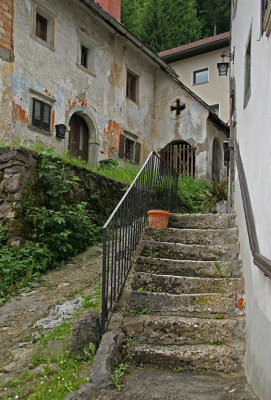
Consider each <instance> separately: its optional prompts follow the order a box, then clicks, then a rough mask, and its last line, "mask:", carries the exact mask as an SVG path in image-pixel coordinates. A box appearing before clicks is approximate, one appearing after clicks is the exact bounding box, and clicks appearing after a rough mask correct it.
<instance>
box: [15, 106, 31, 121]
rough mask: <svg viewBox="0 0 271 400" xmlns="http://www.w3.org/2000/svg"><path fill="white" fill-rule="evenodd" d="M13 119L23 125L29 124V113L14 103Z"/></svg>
mask: <svg viewBox="0 0 271 400" xmlns="http://www.w3.org/2000/svg"><path fill="white" fill-rule="evenodd" d="M13 118H14V120H17V121H20V122H21V123H22V124H28V115H27V112H26V111H25V110H24V109H23V108H22V106H21V105H20V104H16V103H14V102H13Z"/></svg>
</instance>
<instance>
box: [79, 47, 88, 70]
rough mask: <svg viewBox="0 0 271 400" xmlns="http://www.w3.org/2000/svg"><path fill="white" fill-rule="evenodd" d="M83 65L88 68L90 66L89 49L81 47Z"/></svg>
mask: <svg viewBox="0 0 271 400" xmlns="http://www.w3.org/2000/svg"><path fill="white" fill-rule="evenodd" d="M81 65H82V67H85V68H87V66H88V48H87V47H85V46H83V45H81Z"/></svg>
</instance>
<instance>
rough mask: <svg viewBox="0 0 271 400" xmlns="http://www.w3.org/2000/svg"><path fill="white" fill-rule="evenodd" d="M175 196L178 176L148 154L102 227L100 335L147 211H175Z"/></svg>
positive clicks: (119, 288)
mask: <svg viewBox="0 0 271 400" xmlns="http://www.w3.org/2000/svg"><path fill="white" fill-rule="evenodd" d="M166 194H167V195H168V196H166ZM177 196H178V174H177V173H176V171H175V170H173V169H172V168H171V167H170V166H169V165H168V164H167V163H166V162H165V161H163V160H161V158H159V157H158V156H157V155H156V153H155V152H151V153H150V155H149V156H148V158H147V160H146V161H145V163H144V165H143V166H142V168H141V169H140V171H139V173H138V174H137V176H136V178H135V179H134V181H133V183H132V184H131V186H130V187H129V188H128V190H127V191H126V193H125V195H124V196H123V198H122V199H121V201H120V202H119V204H118V205H117V207H116V208H115V210H114V211H113V213H112V214H111V216H110V217H109V219H108V220H107V222H106V224H105V225H104V227H103V276H102V315H101V333H102V334H103V333H104V332H105V330H106V326H107V323H108V320H109V313H110V312H111V311H113V308H114V305H115V303H116V301H117V299H118V296H119V294H120V291H121V289H122V287H123V285H124V282H125V279H126V277H127V274H128V272H129V269H130V266H131V260H132V256H133V254H134V251H135V248H136V245H137V243H138V241H139V238H140V235H139V234H140V233H141V232H142V229H143V228H144V227H145V226H146V224H147V211H148V210H149V209H150V208H151V207H153V206H154V205H156V204H157V206H160V207H165V208H166V207H167V206H168V209H169V211H171V210H172V211H175V210H176V207H177ZM153 200H155V201H153ZM171 207H172V208H171ZM170 208H171V209H170ZM111 241H112V243H111ZM109 298H110V302H109Z"/></svg>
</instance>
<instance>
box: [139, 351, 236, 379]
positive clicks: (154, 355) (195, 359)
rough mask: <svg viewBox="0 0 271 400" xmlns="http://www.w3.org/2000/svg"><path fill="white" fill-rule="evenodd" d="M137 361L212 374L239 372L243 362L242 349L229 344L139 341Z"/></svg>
mask: <svg viewBox="0 0 271 400" xmlns="http://www.w3.org/2000/svg"><path fill="white" fill-rule="evenodd" d="M133 353H134V360H135V361H136V362H138V363H146V364H152V365H153V364H155V365H159V366H160V367H165V368H170V369H173V368H183V370H184V371H205V372H212V373H231V372H237V371H239V370H240V369H241V368H242V365H243V351H241V350H237V349H234V348H231V347H229V346H225V345H222V346H212V345H184V346H155V345H146V344H139V345H136V346H135V347H134V348H133Z"/></svg>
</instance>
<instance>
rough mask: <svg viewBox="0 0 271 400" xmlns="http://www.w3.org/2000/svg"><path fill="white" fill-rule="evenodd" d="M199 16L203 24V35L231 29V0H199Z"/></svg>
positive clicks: (206, 35)
mask: <svg viewBox="0 0 271 400" xmlns="http://www.w3.org/2000/svg"><path fill="white" fill-rule="evenodd" d="M197 9H198V18H199V19H200V21H201V23H202V26H203V36H204V37H208V36H213V34H214V27H215V26H216V33H217V34H218V33H223V32H227V31H229V30H230V16H231V0H215V1H214V0H197Z"/></svg>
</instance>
